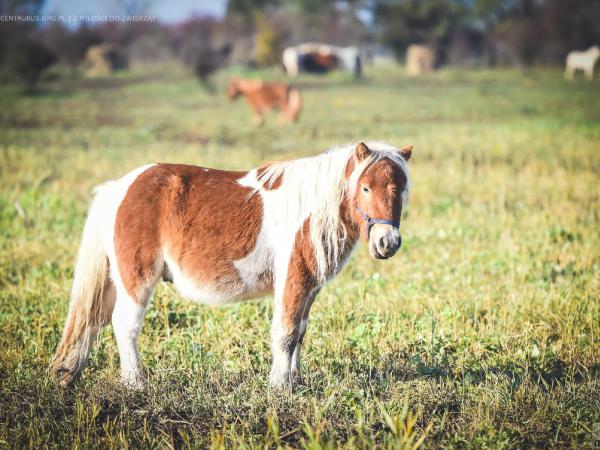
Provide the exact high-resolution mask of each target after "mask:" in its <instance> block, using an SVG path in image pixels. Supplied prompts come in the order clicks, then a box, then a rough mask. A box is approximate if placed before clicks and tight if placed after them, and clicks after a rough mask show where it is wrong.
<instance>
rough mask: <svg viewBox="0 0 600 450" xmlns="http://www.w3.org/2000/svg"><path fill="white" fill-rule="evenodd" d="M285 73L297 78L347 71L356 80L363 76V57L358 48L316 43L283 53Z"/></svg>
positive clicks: (288, 49) (306, 44)
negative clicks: (335, 70)
mask: <svg viewBox="0 0 600 450" xmlns="http://www.w3.org/2000/svg"><path fill="white" fill-rule="evenodd" d="M281 62H282V64H283V68H284V70H285V73H286V74H288V75H289V76H292V77H295V76H297V75H298V74H299V73H300V72H312V73H327V72H329V71H331V70H334V69H338V68H341V69H345V70H347V71H348V72H352V73H353V74H354V76H355V77H356V78H360V77H361V76H362V56H361V51H360V49H359V48H357V47H337V46H335V45H327V44H319V43H315V42H310V43H305V44H300V45H296V46H293V47H288V48H286V49H285V50H284V51H283V54H282V61H281Z"/></svg>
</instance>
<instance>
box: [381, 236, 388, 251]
mask: <svg viewBox="0 0 600 450" xmlns="http://www.w3.org/2000/svg"><path fill="white" fill-rule="evenodd" d="M387 247H388V242H387V239H386V238H385V236H382V237H380V238H379V248H380V249H381V250H387Z"/></svg>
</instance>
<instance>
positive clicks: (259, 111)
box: [227, 78, 302, 126]
mask: <svg viewBox="0 0 600 450" xmlns="http://www.w3.org/2000/svg"><path fill="white" fill-rule="evenodd" d="M227 94H228V96H229V99H230V100H235V99H237V98H238V97H239V96H240V95H243V96H244V97H246V100H247V101H248V104H249V105H250V108H252V113H253V122H254V124H255V125H257V126H260V125H262V123H263V122H264V118H263V114H264V113H265V112H266V111H269V110H273V109H275V110H279V111H281V120H282V121H283V122H287V123H291V122H295V121H296V120H297V119H298V116H299V115H300V111H301V110H302V98H301V97H300V91H298V89H296V88H294V87H292V86H289V85H287V84H284V83H270V82H266V81H261V80H244V79H241V78H234V79H233V80H231V81H230V82H229V87H228V89H227Z"/></svg>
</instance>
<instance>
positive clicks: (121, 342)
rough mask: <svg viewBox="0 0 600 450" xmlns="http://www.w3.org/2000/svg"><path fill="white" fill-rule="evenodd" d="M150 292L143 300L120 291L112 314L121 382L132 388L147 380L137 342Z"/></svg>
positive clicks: (141, 384) (123, 290) (122, 290)
mask: <svg viewBox="0 0 600 450" xmlns="http://www.w3.org/2000/svg"><path fill="white" fill-rule="evenodd" d="M148 291H149V292H147V293H144V294H145V295H144V296H143V297H142V298H135V299H134V298H133V297H132V296H130V295H129V294H128V293H127V291H126V290H125V289H122V288H121V289H118V291H117V301H116V303H115V308H114V310H113V314H112V325H113V330H114V333H115V338H116V341H117V346H118V348H119V360H120V364H121V381H122V382H123V383H124V384H126V385H128V386H132V387H141V386H143V384H144V380H145V378H144V374H143V372H142V367H141V364H140V355H139V352H138V345H137V341H138V336H139V334H140V331H141V330H142V323H143V320H144V314H145V312H146V306H147V303H148V300H149V298H150V296H151V294H152V291H151V290H148Z"/></svg>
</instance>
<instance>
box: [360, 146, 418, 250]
mask: <svg viewBox="0 0 600 450" xmlns="http://www.w3.org/2000/svg"><path fill="white" fill-rule="evenodd" d="M411 153H412V146H407V147H404V148H402V149H401V150H397V151H379V150H371V149H370V148H369V147H367V145H366V144H364V143H362V142H361V143H359V144H357V145H356V148H355V149H354V160H353V163H354V164H353V167H352V172H351V174H349V178H348V195H349V197H350V205H351V206H350V207H351V209H352V210H351V211H350V215H351V217H352V219H353V220H354V221H355V222H356V224H357V225H358V226H359V228H360V231H361V236H362V237H363V238H364V239H365V240H366V242H367V244H368V246H369V252H370V253H371V256H373V257H374V258H377V259H386V258H389V257H391V256H394V254H395V253H396V252H397V251H398V249H399V248H400V246H401V245H402V236H401V235H400V218H401V215H402V208H404V207H405V206H406V202H407V200H408V190H409V179H408V171H407V166H406V162H407V161H408V160H409V159H410V155H411Z"/></svg>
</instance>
